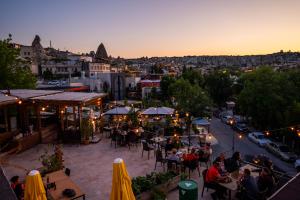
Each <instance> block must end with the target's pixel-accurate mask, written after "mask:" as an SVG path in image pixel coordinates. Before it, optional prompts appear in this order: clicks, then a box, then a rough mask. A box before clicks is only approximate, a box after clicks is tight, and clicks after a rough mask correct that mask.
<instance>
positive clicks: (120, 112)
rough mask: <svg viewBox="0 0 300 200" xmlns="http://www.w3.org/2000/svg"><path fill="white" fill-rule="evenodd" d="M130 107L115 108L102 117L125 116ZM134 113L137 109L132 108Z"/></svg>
mask: <svg viewBox="0 0 300 200" xmlns="http://www.w3.org/2000/svg"><path fill="white" fill-rule="evenodd" d="M131 109H133V108H131V107H128V106H126V107H115V108H113V109H111V110H109V111H107V112H105V113H104V115H127V114H128V113H129V112H130V111H131ZM134 110H135V111H138V109H137V108H134Z"/></svg>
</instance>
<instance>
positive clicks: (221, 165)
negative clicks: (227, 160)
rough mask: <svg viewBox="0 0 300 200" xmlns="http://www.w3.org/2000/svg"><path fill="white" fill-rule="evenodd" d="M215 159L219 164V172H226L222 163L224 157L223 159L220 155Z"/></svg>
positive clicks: (223, 173)
mask: <svg viewBox="0 0 300 200" xmlns="http://www.w3.org/2000/svg"><path fill="white" fill-rule="evenodd" d="M215 161H216V162H218V163H219V164H220V169H219V173H220V174H222V175H225V174H227V171H226V169H225V165H224V159H223V157H222V155H220V156H219V157H217V158H216V160H215Z"/></svg>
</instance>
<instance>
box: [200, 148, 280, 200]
mask: <svg viewBox="0 0 300 200" xmlns="http://www.w3.org/2000/svg"><path fill="white" fill-rule="evenodd" d="M204 180H205V186H206V187H208V188H211V189H214V190H215V192H214V193H212V194H211V196H212V198H213V199H225V196H226V195H227V190H228V189H230V188H228V187H226V184H229V183H231V182H233V181H236V184H237V191H238V192H237V195H236V196H237V198H239V199H245V200H248V199H251V200H254V199H263V198H265V197H266V196H268V195H270V194H271V193H272V192H273V189H274V186H275V184H276V182H277V181H278V178H277V177H276V175H275V173H274V171H273V164H272V162H271V161H268V162H267V163H265V167H263V168H257V167H253V166H252V165H245V166H244V167H242V160H241V154H240V153H239V152H235V153H233V155H232V157H230V158H227V159H226V158H225V155H224V154H220V156H219V157H217V158H216V159H215V160H214V161H213V164H212V166H211V167H210V168H208V170H207V172H206V175H205V177H204ZM229 195H231V190H229Z"/></svg>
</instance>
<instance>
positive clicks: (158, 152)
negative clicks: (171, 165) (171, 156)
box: [155, 149, 163, 161]
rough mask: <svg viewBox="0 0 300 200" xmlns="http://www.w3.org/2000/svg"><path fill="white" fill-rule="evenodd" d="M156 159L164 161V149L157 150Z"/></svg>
mask: <svg viewBox="0 0 300 200" xmlns="http://www.w3.org/2000/svg"><path fill="white" fill-rule="evenodd" d="M155 154H156V161H163V155H162V151H161V150H160V149H158V150H156V153H155Z"/></svg>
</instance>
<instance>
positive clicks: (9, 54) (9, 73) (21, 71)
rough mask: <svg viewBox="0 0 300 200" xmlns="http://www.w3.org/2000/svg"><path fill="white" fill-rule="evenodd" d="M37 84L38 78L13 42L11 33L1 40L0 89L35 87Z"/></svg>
mask: <svg viewBox="0 0 300 200" xmlns="http://www.w3.org/2000/svg"><path fill="white" fill-rule="evenodd" d="M35 84H36V78H35V77H34V75H33V74H32V73H31V70H30V68H29V67H28V66H26V63H25V62H24V61H21V60H20V59H19V50H18V49H16V48H14V47H13V45H12V44H11V35H10V36H9V38H8V39H4V40H0V89H15V88H19V89H23V88H24V89H25V88H35Z"/></svg>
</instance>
